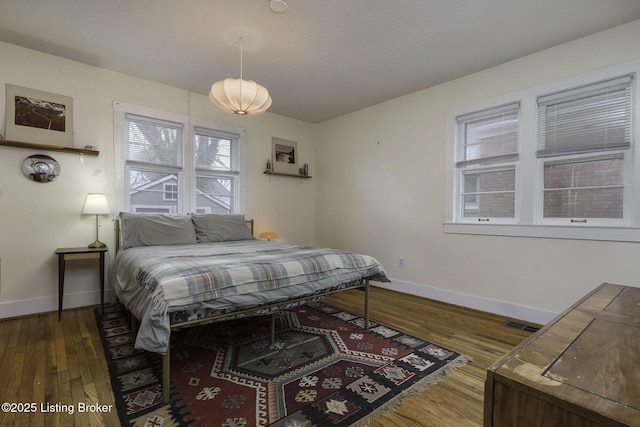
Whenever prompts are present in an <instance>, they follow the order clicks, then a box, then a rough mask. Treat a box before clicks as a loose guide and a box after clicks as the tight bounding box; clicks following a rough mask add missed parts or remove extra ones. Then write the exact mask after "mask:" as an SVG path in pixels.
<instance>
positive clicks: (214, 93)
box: [209, 78, 271, 116]
mask: <svg viewBox="0 0 640 427" xmlns="http://www.w3.org/2000/svg"><path fill="white" fill-rule="evenodd" d="M209 100H210V101H211V102H212V103H213V104H214V105H215V106H217V107H218V108H220V109H221V110H222V111H224V112H225V113H230V114H239V115H242V116H255V115H258V114H261V113H264V112H265V111H267V109H268V108H269V107H270V106H271V97H270V96H269V91H268V90H267V89H266V88H265V87H264V86H262V85H261V84H258V83H256V82H254V81H253V80H243V79H241V78H240V79H232V78H228V79H224V80H222V81H219V82H216V83H214V84H213V85H212V86H211V91H210V92H209Z"/></svg>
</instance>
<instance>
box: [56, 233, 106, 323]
mask: <svg viewBox="0 0 640 427" xmlns="http://www.w3.org/2000/svg"><path fill="white" fill-rule="evenodd" d="M108 250H109V248H108V247H104V248H88V247H86V246H85V247H81V248H58V249H56V254H57V255H58V322H59V321H60V315H61V313H62V297H63V295H64V270H65V266H66V262H67V261H75V260H83V259H97V260H98V262H99V264H100V305H101V306H102V309H103V310H104V254H105V253H106V252H107V251H108Z"/></svg>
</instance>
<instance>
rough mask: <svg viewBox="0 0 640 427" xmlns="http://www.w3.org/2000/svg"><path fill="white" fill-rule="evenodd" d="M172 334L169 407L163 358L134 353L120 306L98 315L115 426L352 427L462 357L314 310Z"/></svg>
mask: <svg viewBox="0 0 640 427" xmlns="http://www.w3.org/2000/svg"><path fill="white" fill-rule="evenodd" d="M277 316H278V317H277V334H276V340H275V342H274V343H271V339H270V331H271V318H270V317H249V318H244V319H238V320H231V321H227V322H219V323H213V324H209V325H204V326H197V327H193V328H190V329H185V330H181V331H178V332H174V333H173V336H172V344H171V345H172V347H171V355H172V358H171V359H172V360H171V380H172V383H171V384H172V385H171V402H170V403H169V404H166V405H165V404H163V403H162V399H161V394H162V389H161V357H160V356H158V355H156V354H152V353H148V352H145V351H141V350H136V349H135V348H134V346H133V341H134V339H133V337H132V335H131V329H130V327H129V322H128V320H127V318H126V315H125V311H124V309H123V308H122V306H120V305H111V306H108V307H106V308H105V313H104V315H102V313H101V310H99V309H96V319H97V323H98V328H99V329H100V333H101V335H102V338H103V346H104V350H105V355H106V358H107V362H108V364H109V372H110V374H111V381H112V386H113V393H114V395H115V398H116V406H117V408H118V414H119V416H120V421H121V423H122V425H127V426H128V425H132V426H154V427H160V426H163V427H168V426H216V427H220V426H222V427H250V426H267V425H273V426H309V427H311V426H319V427H325V426H350V425H354V424H356V425H357V424H364V423H366V422H367V421H368V420H371V419H372V418H373V417H375V416H377V415H380V414H382V413H384V412H385V411H388V410H392V409H393V407H394V406H395V405H398V404H399V403H400V398H401V397H402V396H403V395H405V394H407V393H414V392H419V391H421V390H424V389H425V388H427V387H429V386H430V385H432V384H435V383H437V382H439V381H441V380H443V379H444V378H446V377H447V375H448V374H449V373H450V371H451V370H452V369H453V368H455V367H459V366H462V365H463V364H464V363H466V362H467V361H468V360H469V359H468V358H467V357H465V356H461V355H460V354H458V353H456V352H454V351H452V350H448V349H445V348H442V347H441V346H438V345H437V344H433V343H430V342H427V341H424V340H421V339H419V338H416V337H412V336H409V335H407V334H404V333H402V332H400V331H397V330H394V329H391V328H388V327H386V326H383V325H379V324H376V323H374V322H370V325H369V326H370V327H369V331H365V330H364V329H363V323H364V321H363V319H362V318H361V317H360V316H356V315H354V314H351V313H347V312H345V311H342V310H338V309H336V308H333V307H331V306H328V305H325V304H321V303H315V304H312V305H302V306H299V307H296V308H293V309H290V310H283V311H281V312H279V313H278V315H277Z"/></svg>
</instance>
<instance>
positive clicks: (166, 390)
mask: <svg viewBox="0 0 640 427" xmlns="http://www.w3.org/2000/svg"><path fill="white" fill-rule="evenodd" d="M350 289H362V290H363V291H364V329H365V330H369V278H366V279H364V282H362V283H360V284H359V285H355V286H351V287H348V288H344V289H337V290H335V289H334V290H330V291H327V292H323V293H320V294H317V295H313V297H312V298H323V297H328V296H330V295H333V294H337V293H339V292H344V291H347V290H350ZM310 298H311V297H309V296H307V297H300V298H294V299H291V300H287V301H284V302H280V303H274V304H269V305H266V306H261V307H257V308H251V309H246V310H240V311H236V312H233V313H226V314H221V315H219V316H214V317H211V318H207V319H198V320H193V321H190V322H186V323H181V324H180V327H181V328H182V327H185V326H195V325H198V324H203V323H209V322H212V321H213V320H223V319H224V318H226V317H233V316H238V315H241V314H247V315H249V314H251V313H252V312H256V311H259V310H265V309H270V308H273V309H274V317H272V323H271V340H272V341H274V340H275V310H277V308H278V307H281V306H283V305H287V304H291V303H300V304H302V303H304V302H306V301H309V300H310ZM169 342H171V338H169ZM170 388H171V344H169V345H168V346H167V352H166V353H165V354H164V355H163V356H162V401H163V402H164V403H169V401H170V400H171V389H170Z"/></svg>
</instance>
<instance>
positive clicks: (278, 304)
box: [109, 213, 389, 402]
mask: <svg viewBox="0 0 640 427" xmlns="http://www.w3.org/2000/svg"><path fill="white" fill-rule="evenodd" d="M116 252H117V253H116V256H115V259H114V263H113V265H112V267H111V269H110V274H109V280H110V284H111V287H112V289H113V290H114V292H115V294H116V296H117V298H118V300H119V301H120V302H121V303H122V304H123V305H124V306H125V307H126V308H127V310H128V311H129V312H131V314H132V316H133V318H135V319H136V320H137V322H136V330H137V333H136V343H135V346H136V348H139V349H144V350H147V351H151V352H155V353H159V354H162V355H163V368H162V375H163V379H162V381H163V387H162V389H163V400H164V401H165V402H168V401H169V399H170V394H169V386H170V374H169V370H170V361H171V356H170V339H171V331H175V330H177V329H181V328H184V327H189V326H194V325H199V324H203V323H208V322H214V321H220V320H227V319H232V318H237V317H243V316H255V315H265V314H274V313H275V312H276V311H277V310H279V309H282V308H285V307H292V306H295V305H298V304H302V303H305V302H309V301H315V300H320V299H323V298H326V297H328V296H330V295H332V294H335V293H337V292H342V291H345V290H347V289H356V288H357V289H363V290H364V314H365V315H364V318H365V328H367V327H368V317H369V301H368V300H369V281H370V280H375V281H382V282H389V279H388V277H387V274H386V272H385V270H384V268H383V267H382V265H381V264H380V263H379V262H378V261H377V260H376V259H375V258H373V257H370V256H367V255H362V254H356V253H353V252H348V251H341V250H335V249H328V248H315V247H311V246H299V245H288V244H281V243H277V242H272V241H264V240H259V239H256V238H254V237H253V220H248V221H247V220H245V218H244V216H242V215H233V214H228V215H218V214H191V215H176V216H173V215H165V214H130V213H121V214H120V215H119V220H117V221H116ZM271 325H272V339H273V337H274V336H275V316H272V321H271Z"/></svg>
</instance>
